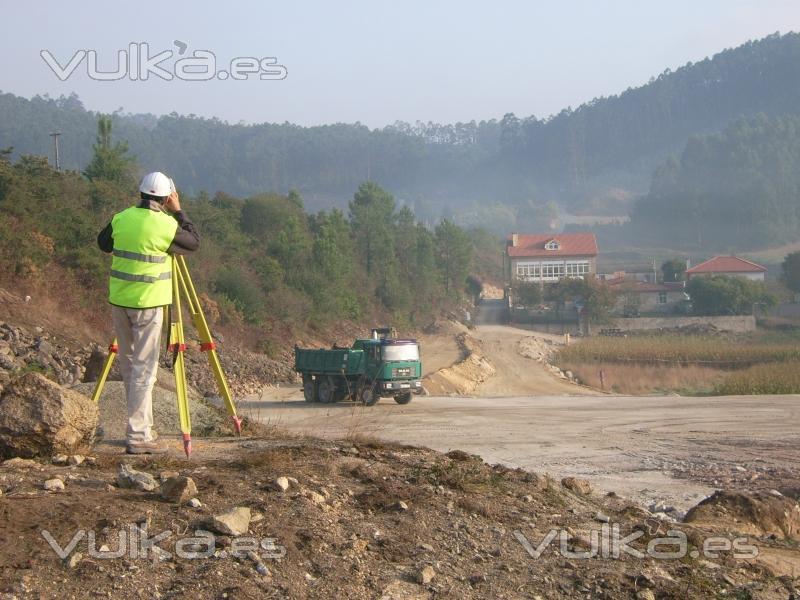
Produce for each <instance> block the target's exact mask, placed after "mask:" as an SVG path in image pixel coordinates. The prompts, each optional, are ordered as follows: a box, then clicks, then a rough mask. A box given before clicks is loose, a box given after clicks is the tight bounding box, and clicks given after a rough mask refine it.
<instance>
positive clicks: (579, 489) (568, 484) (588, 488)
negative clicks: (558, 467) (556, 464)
mask: <svg viewBox="0 0 800 600" xmlns="http://www.w3.org/2000/svg"><path fill="white" fill-rule="evenodd" d="M561 485H563V486H564V487H565V488H567V489H568V490H569V491H570V492H573V493H574V494H578V495H580V496H588V495H589V494H591V493H592V484H591V483H589V482H588V481H586V480H585V479H578V478H577V477H564V479H562V480H561Z"/></svg>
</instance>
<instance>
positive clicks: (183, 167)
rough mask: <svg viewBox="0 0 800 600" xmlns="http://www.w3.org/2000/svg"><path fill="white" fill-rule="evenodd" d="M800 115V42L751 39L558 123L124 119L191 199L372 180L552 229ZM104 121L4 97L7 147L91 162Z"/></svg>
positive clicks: (419, 209) (142, 151)
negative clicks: (556, 215) (718, 145)
mask: <svg viewBox="0 0 800 600" xmlns="http://www.w3.org/2000/svg"><path fill="white" fill-rule="evenodd" d="M798 106H800V35H798V34H795V33H789V34H786V35H783V36H780V35H778V34H775V35H772V36H769V37H767V38H765V39H762V40H760V41H753V42H748V43H746V44H744V45H742V46H740V47H738V48H735V49H730V50H725V51H723V52H721V53H719V54H717V55H715V56H714V57H712V58H706V59H704V60H701V61H699V62H696V63H693V64H692V63H690V64H687V65H685V66H683V67H681V68H679V69H677V70H675V71H670V70H666V71H664V72H663V73H661V74H660V75H659V76H657V77H654V78H652V80H651V81H650V82H649V83H647V84H646V85H643V86H641V87H637V88H632V89H628V90H626V91H624V92H622V93H620V94H618V95H615V96H610V97H605V98H596V99H594V100H592V101H591V102H588V103H586V104H583V105H581V106H579V107H577V108H575V109H572V108H566V109H564V110H563V111H561V112H560V113H558V114H557V115H553V116H550V117H547V118H537V117H534V116H528V117H517V116H515V115H513V114H506V115H505V116H504V117H502V118H501V119H491V120H485V121H480V122H478V121H471V122H469V123H456V124H452V125H450V124H436V123H416V124H408V123H395V124H394V125H391V126H387V127H384V128H380V129H370V128H368V127H366V126H364V125H362V124H359V123H355V124H341V123H339V124H332V125H324V126H317V127H301V126H297V125H292V124H289V123H283V124H271V123H262V124H254V125H245V124H228V123H225V122H223V121H220V120H217V119H205V118H200V117H197V116H195V115H187V116H180V115H177V114H171V115H166V116H161V117H156V116H154V115H132V114H125V113H123V112H122V111H118V112H116V113H114V114H113V115H112V117H111V120H112V122H113V126H114V130H115V131H116V132H117V134H118V135H119V136H120V138H121V139H125V140H127V141H128V143H129V145H130V150H131V153H132V154H133V155H134V156H135V157H137V159H138V161H139V162H140V164H142V166H143V168H145V169H152V168H156V166H157V167H158V168H162V169H163V170H165V171H167V172H169V173H171V174H173V175H174V176H175V178H176V180H178V181H180V182H181V183H182V185H183V187H184V188H185V189H186V190H187V191H188V192H190V193H192V194H198V193H200V192H201V191H207V192H208V193H210V194H212V195H213V194H214V193H215V192H216V191H218V190H224V191H226V192H227V193H230V194H234V195H236V196H240V197H246V196H252V195H254V194H258V193H261V192H263V191H265V190H268V191H274V192H276V193H280V194H286V193H288V191H289V190H290V189H297V190H298V191H299V192H300V194H301V195H302V196H303V198H304V200H305V203H306V205H307V206H308V207H309V208H311V209H313V210H319V209H329V208H331V207H338V208H340V209H342V210H345V209H346V208H347V204H348V198H349V197H350V195H351V194H352V191H353V190H354V189H356V188H357V187H358V185H359V184H360V183H361V182H362V181H365V180H371V181H375V182H378V183H379V184H380V185H381V186H382V187H383V188H385V189H388V190H391V191H392V193H393V194H394V196H395V197H396V198H398V200H399V202H400V204H404V205H408V206H409V207H411V208H412V209H413V211H414V213H415V215H416V216H417V218H418V219H422V220H425V221H429V222H435V221H437V220H438V219H439V218H441V217H442V216H445V217H452V218H453V219H456V220H457V221H458V222H459V224H462V225H463V224H470V223H485V222H490V223H492V224H495V226H496V227H495V228H496V229H497V230H498V231H501V230H507V229H509V228H511V227H518V228H519V227H522V228H525V227H527V228H531V227H534V226H536V227H539V228H540V227H542V226H543V225H546V224H547V223H548V222H549V220H551V218H552V216H553V212H554V210H555V211H557V209H558V207H561V208H564V207H566V208H567V209H568V210H571V211H573V212H581V211H583V212H586V211H590V212H593V213H595V214H596V213H598V212H610V213H613V214H621V213H622V212H624V211H626V210H627V208H628V207H629V205H630V203H631V202H632V199H633V198H634V197H635V196H636V195H637V194H643V193H645V192H646V191H647V187H648V183H649V179H650V175H651V173H652V170H653V168H655V167H656V166H657V165H658V164H660V163H661V162H662V161H663V160H665V159H666V157H667V156H669V155H670V154H672V153H676V152H678V151H679V150H680V149H681V148H682V147H683V146H684V144H685V143H686V140H687V139H688V138H689V137H690V136H692V135H696V134H704V133H711V132H716V131H719V130H721V129H723V128H724V127H726V126H727V125H728V124H729V123H730V122H731V121H732V120H734V119H737V118H739V117H742V116H744V117H753V116H755V115H757V114H759V113H763V114H765V115H767V116H770V117H774V116H781V115H784V114H787V113H797V110H798ZM97 117H98V115H97V114H96V113H93V112H91V111H87V110H86V109H85V108H84V107H83V105H82V104H81V102H80V100H79V99H78V98H77V97H75V96H70V97H61V98H58V99H52V98H47V97H45V98H41V97H35V98H33V99H30V100H27V99H23V98H19V97H16V96H13V95H12V94H2V95H0V147H7V146H13V147H14V152H13V155H12V156H13V158H15V159H16V158H18V157H19V156H21V155H22V154H37V155H49V154H50V152H51V148H50V144H51V138H50V137H49V133H50V132H51V131H55V130H58V131H61V132H62V136H61V144H62V158H63V164H64V166H65V167H66V168H68V169H74V170H80V171H83V170H85V169H86V168H87V165H89V162H90V161H91V160H92V156H93V154H92V150H91V146H92V141H93V139H94V137H95V124H96V121H97Z"/></svg>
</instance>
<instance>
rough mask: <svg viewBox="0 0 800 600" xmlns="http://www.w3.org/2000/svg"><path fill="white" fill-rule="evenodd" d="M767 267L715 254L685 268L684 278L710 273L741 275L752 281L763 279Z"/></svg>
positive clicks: (704, 275) (742, 259)
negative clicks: (689, 267)
mask: <svg viewBox="0 0 800 600" xmlns="http://www.w3.org/2000/svg"><path fill="white" fill-rule="evenodd" d="M766 273H767V268H766V267H762V266H761V265H757V264H756V263H754V262H751V261H749V260H746V259H744V258H739V257H738V256H715V257H714V258H710V259H708V260H707V261H705V262H702V263H700V264H699V265H697V266H694V267H692V268H691V269H687V270H686V279H687V280H690V279H692V277H708V276H710V275H728V276H730V277H742V278H744V279H750V280H752V281H764V277H765V275H766Z"/></svg>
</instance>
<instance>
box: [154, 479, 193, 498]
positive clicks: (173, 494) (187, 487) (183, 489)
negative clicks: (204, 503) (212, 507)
mask: <svg viewBox="0 0 800 600" xmlns="http://www.w3.org/2000/svg"><path fill="white" fill-rule="evenodd" d="M196 494H197V486H196V485H195V483H194V480H193V479H192V478H191V477H181V476H180V475H178V476H177V477H170V478H169V479H167V480H166V481H164V482H163V483H162V484H161V497H162V498H163V499H164V500H167V501H168V502H174V503H176V504H183V503H184V502H186V501H188V500H189V499H190V498H194V496H195V495H196Z"/></svg>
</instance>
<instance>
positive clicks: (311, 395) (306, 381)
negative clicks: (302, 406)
mask: <svg viewBox="0 0 800 600" xmlns="http://www.w3.org/2000/svg"><path fill="white" fill-rule="evenodd" d="M303 398H304V399H305V401H306V402H316V401H317V383H316V382H315V381H314V380H313V379H312V378H311V377H310V376H309V377H303Z"/></svg>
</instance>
